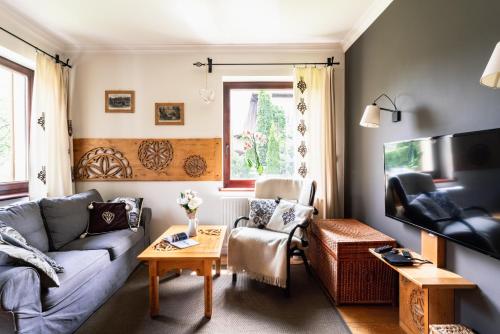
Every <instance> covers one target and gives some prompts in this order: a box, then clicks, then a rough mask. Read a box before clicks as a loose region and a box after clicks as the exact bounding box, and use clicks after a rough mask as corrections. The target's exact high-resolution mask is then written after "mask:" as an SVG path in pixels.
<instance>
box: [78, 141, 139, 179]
mask: <svg viewBox="0 0 500 334" xmlns="http://www.w3.org/2000/svg"><path fill="white" fill-rule="evenodd" d="M75 174H76V177H77V178H78V179H87V180H106V179H128V178H131V177H132V167H131V166H130V163H129V161H128V160H127V158H125V156H124V155H123V153H122V152H120V151H117V150H115V149H114V148H111V147H96V148H93V149H91V150H90V151H87V152H86V153H85V154H84V155H83V156H82V157H81V158H80V160H79V161H78V164H77V166H76V173H75Z"/></svg>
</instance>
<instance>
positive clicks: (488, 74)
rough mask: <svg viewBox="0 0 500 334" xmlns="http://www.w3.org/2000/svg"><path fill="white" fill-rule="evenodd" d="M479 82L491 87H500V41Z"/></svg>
mask: <svg viewBox="0 0 500 334" xmlns="http://www.w3.org/2000/svg"><path fill="white" fill-rule="evenodd" d="M479 82H480V83H481V84H482V85H485V86H488V87H491V88H500V42H498V43H497V46H496V47H495V50H493V54H492V55H491V58H490V61H489V62H488V65H486V68H485V69H484V73H483V76H482V77H481V80H479Z"/></svg>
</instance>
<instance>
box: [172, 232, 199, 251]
mask: <svg viewBox="0 0 500 334" xmlns="http://www.w3.org/2000/svg"><path fill="white" fill-rule="evenodd" d="M164 240H165V241H166V242H168V243H169V244H171V245H172V246H175V247H177V248H180V249H183V248H188V247H192V246H196V245H198V244H199V242H198V241H196V240H193V239H190V238H189V236H188V234H187V233H186V232H181V233H176V234H172V235H167V236H166V237H165V238H164Z"/></svg>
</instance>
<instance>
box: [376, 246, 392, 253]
mask: <svg viewBox="0 0 500 334" xmlns="http://www.w3.org/2000/svg"><path fill="white" fill-rule="evenodd" d="M374 250H375V252H376V253H379V254H383V253H387V252H390V251H391V250H392V246H390V245H385V246H381V247H377V248H375V249H374Z"/></svg>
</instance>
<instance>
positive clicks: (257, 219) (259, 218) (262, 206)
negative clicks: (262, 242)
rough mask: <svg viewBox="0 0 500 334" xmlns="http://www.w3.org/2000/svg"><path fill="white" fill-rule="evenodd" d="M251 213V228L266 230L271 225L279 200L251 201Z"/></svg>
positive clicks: (249, 224)
mask: <svg viewBox="0 0 500 334" xmlns="http://www.w3.org/2000/svg"><path fill="white" fill-rule="evenodd" d="M248 201H249V204H250V213H249V215H248V218H249V221H248V225H247V226H249V227H258V228H264V227H266V225H267V224H268V223H269V220H270V219H271V216H272V215H273V212H274V210H275V209H276V206H278V203H279V200H275V199H249V200H248Z"/></svg>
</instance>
